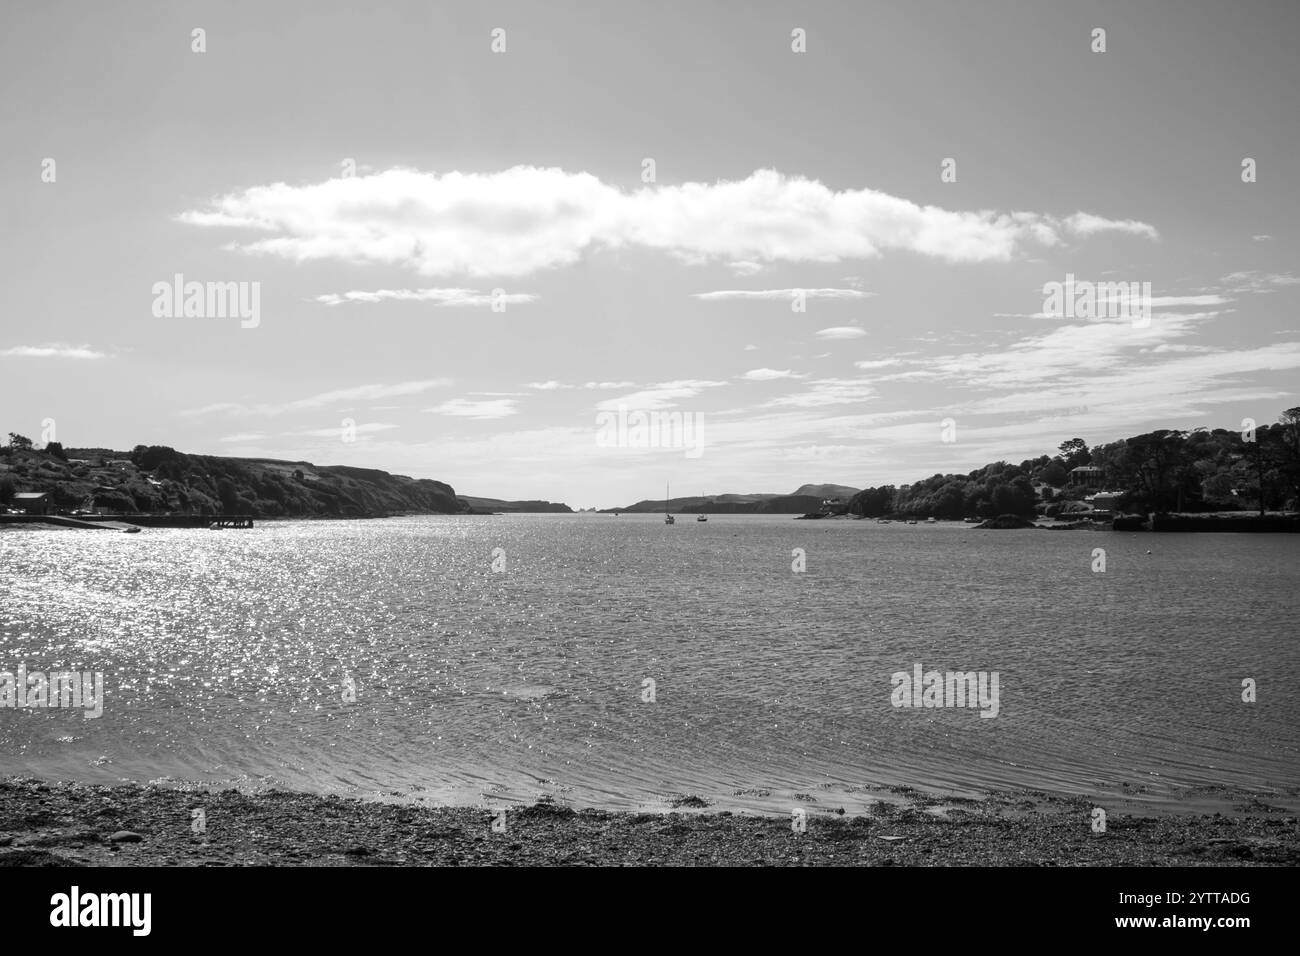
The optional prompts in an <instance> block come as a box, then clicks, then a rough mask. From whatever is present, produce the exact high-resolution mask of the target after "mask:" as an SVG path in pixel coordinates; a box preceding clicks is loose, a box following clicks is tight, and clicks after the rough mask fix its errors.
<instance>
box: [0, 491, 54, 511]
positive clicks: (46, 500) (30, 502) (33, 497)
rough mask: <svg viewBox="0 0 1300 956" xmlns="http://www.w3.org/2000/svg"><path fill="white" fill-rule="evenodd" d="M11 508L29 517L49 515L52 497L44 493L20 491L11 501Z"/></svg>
mask: <svg viewBox="0 0 1300 956" xmlns="http://www.w3.org/2000/svg"><path fill="white" fill-rule="evenodd" d="M9 504H10V507H12V508H14V509H15V510H18V511H21V512H23V513H24V514H29V515H43V514H48V513H49V510H50V496H49V495H48V494H46V493H45V492H44V491H20V492H19V493H18V494H16V495H14V496H13V498H11V499H10V502H9Z"/></svg>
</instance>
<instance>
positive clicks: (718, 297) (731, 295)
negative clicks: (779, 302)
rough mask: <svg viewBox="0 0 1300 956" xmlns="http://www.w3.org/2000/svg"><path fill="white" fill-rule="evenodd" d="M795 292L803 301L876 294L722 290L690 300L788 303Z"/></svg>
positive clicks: (693, 296)
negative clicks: (783, 301) (801, 295)
mask: <svg viewBox="0 0 1300 956" xmlns="http://www.w3.org/2000/svg"><path fill="white" fill-rule="evenodd" d="M797 292H802V293H803V295H804V298H805V299H865V298H868V297H869V296H873V295H875V294H876V293H874V292H860V291H858V290H857V289H724V290H720V291H718V292H694V293H692V294H691V298H692V299H700V300H702V301H704V302H722V301H725V300H727V299H783V300H785V301H787V302H788V301H790V300H792V299H793V298H794V296H795V293H797Z"/></svg>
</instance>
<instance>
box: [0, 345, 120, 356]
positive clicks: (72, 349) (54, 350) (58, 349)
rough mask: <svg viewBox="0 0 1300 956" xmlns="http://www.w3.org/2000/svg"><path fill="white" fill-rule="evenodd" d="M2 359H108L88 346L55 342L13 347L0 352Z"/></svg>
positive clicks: (104, 354) (102, 353)
mask: <svg viewBox="0 0 1300 956" xmlns="http://www.w3.org/2000/svg"><path fill="white" fill-rule="evenodd" d="M0 357H3V358H64V359H102V358H108V355H107V354H106V353H104V352H96V351H95V350H94V349H92V348H91V347H90V346H89V345H67V344H65V343H62V342H56V343H53V344H51V345H15V346H14V347H13V348H8V349H5V350H4V351H0Z"/></svg>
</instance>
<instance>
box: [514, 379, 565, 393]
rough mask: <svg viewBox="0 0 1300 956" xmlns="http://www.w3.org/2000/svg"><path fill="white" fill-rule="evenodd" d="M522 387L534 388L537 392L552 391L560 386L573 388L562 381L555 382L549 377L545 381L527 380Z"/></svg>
mask: <svg viewBox="0 0 1300 956" xmlns="http://www.w3.org/2000/svg"><path fill="white" fill-rule="evenodd" d="M524 388H535V389H537V390H538V391H539V392H554V391H556V390H558V389H561V388H573V386H572V385H565V384H564V383H563V382H557V381H555V380H554V379H551V380H550V381H547V382H529V383H528V384H527V385H525V386H524Z"/></svg>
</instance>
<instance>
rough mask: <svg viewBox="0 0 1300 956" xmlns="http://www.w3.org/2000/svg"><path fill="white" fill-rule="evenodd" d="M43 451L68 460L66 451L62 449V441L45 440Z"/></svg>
mask: <svg viewBox="0 0 1300 956" xmlns="http://www.w3.org/2000/svg"><path fill="white" fill-rule="evenodd" d="M45 451H46V452H47V453H49V454H51V455H53V456H54V457H55V458H61V459H63V460H64V461H67V460H68V453H67V452H65V451H64V450H63V442H58V441H51V442H46V443H45Z"/></svg>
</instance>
